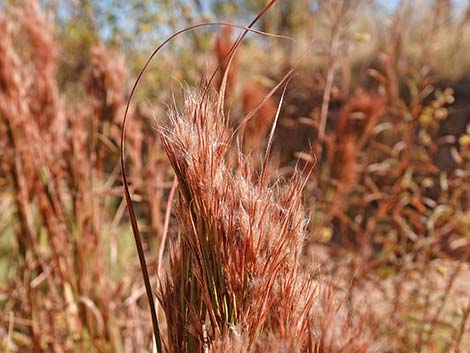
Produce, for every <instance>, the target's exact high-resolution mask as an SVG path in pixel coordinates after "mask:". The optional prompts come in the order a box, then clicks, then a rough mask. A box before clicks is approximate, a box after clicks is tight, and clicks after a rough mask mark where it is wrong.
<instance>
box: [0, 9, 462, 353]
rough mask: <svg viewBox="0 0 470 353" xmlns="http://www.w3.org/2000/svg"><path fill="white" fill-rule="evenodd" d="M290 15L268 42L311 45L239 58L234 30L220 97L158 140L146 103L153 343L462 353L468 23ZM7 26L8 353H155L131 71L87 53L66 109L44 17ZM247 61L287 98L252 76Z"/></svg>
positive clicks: (181, 103) (0, 292) (3, 136)
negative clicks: (281, 33)
mask: <svg viewBox="0 0 470 353" xmlns="http://www.w3.org/2000/svg"><path fill="white" fill-rule="evenodd" d="M275 2H276V1H272V2H270V3H269V4H268V6H267V7H266V11H262V12H261V13H260V15H264V16H266V17H263V18H262V19H261V21H262V23H261V26H260V27H261V28H266V27H271V26H273V24H275V23H279V27H280V28H287V29H288V32H289V34H293V35H297V34H298V35H299V38H300V39H299V40H298V41H297V42H294V44H292V46H293V47H289V46H288V45H286V46H285V47H284V44H282V45H280V44H273V45H272V46H269V50H266V48H267V46H265V45H266V43H265V42H262V43H261V45H260V46H259V47H258V45H259V44H260V43H259V42H256V41H251V42H248V44H246V45H245V44H244V45H241V46H239V47H238V50H235V51H234V50H233V49H234V47H233V46H234V44H236V46H238V43H239V41H238V40H234V39H233V38H232V35H231V29H230V28H231V27H230V26H229V27H227V26H225V28H227V29H226V30H224V31H223V32H221V33H220V34H218V35H216V39H215V45H214V48H213V51H210V55H215V58H214V59H215V60H214V61H215V62H216V66H218V71H217V73H216V74H215V75H214V80H215V81H216V86H215V87H216V88H217V89H220V92H218V93H216V92H214V89H213V88H214V87H213V86H211V83H207V82H205V81H204V80H202V83H200V84H199V87H198V88H192V89H186V90H184V92H183V94H182V95H183V97H182V99H178V97H175V99H174V103H173V104H172V108H171V109H169V112H168V116H167V119H166V120H165V121H166V122H163V123H162V119H161V117H157V119H158V123H159V126H158V127H157V128H156V130H157V133H155V129H154V128H153V127H154V125H155V121H154V116H153V111H152V112H151V113H149V109H148V108H147V107H145V104H142V103H140V104H135V105H134V104H131V105H130V106H129V111H128V116H129V117H130V118H131V122H130V123H129V124H128V128H127V131H126V134H127V136H126V146H127V147H126V155H125V157H127V160H128V161H129V163H128V166H127V167H128V169H129V177H128V179H127V181H128V183H127V184H126V185H127V187H128V188H129V192H130V193H129V200H128V201H129V204H132V205H134V209H135V218H133V217H131V219H130V220H131V222H134V221H135V222H136V224H137V223H138V225H139V226H140V229H141V230H142V234H141V236H142V239H141V241H140V242H138V246H140V247H141V248H140V249H139V250H140V253H139V256H140V259H141V260H142V258H143V259H147V263H148V267H145V269H146V270H147V271H148V277H149V278H148V279H147V280H148V281H147V283H146V285H147V287H148V288H147V289H148V294H149V295H150V296H152V294H154V295H155V296H156V297H157V298H158V300H159V303H158V304H159V305H158V308H157V310H158V311H157V312H155V316H154V319H155V323H156V322H157V321H158V325H159V333H160V334H161V338H160V340H158V338H157V342H160V343H162V350H163V351H165V352H174V353H183V352H186V353H192V352H204V353H205V352H240V353H242V352H253V353H255V352H256V353H264V352H312V353H313V352H316V353H339V352H342V353H346V352H353V353H354V352H356V353H366V352H391V353H392V352H393V353H395V352H398V353H402V352H403V353H405V352H438V353H440V352H442V353H444V352H445V353H448V352H452V353H463V352H466V347H467V346H468V344H469V343H470V335H469V329H470V327H469V326H470V320H469V317H470V316H469V313H470V310H469V304H470V303H469V302H468V297H469V296H470V290H469V287H468V280H469V273H470V269H469V267H468V261H469V256H470V254H469V251H468V249H469V243H470V242H469V239H470V238H469V236H470V234H469V232H468V229H470V221H469V217H470V193H469V189H468V184H469V170H470V127H469V125H468V119H467V115H468V114H467V113H468V104H466V99H467V98H468V97H467V95H466V93H465V89H462V88H459V85H454V84H453V83H452V81H449V82H446V84H443V83H442V81H438V79H439V78H440V77H443V76H445V73H446V72H447V71H449V67H455V68H456V70H455V72H454V73H453V74H452V75H451V76H452V77H457V76H456V75H463V74H464V73H465V72H466V71H465V70H466V69H465V68H466V67H467V66H466V65H468V63H467V61H468V59H465V58H463V56H462V55H460V56H459V53H462V51H463V50H464V44H465V43H466V42H467V41H468V38H470V37H468V36H466V35H464V34H465V33H468V28H469V25H468V18H469V17H468V16H467V17H465V18H462V19H459V20H458V21H457V20H453V19H452V18H451V17H450V18H449V16H447V15H446V13H447V12H446V10H445V7H442V6H441V7H436V8H434V9H430V10H429V11H435V17H429V18H430V19H432V21H427V20H426V18H421V17H419V16H418V18H417V17H416V14H417V11H413V10H416V8H415V7H413V6H415V5H414V4H412V3H410V6H409V7H406V6H405V7H401V8H399V9H398V10H397V12H396V13H395V14H393V15H391V16H390V18H391V23H392V26H391V27H390V28H387V27H386V26H382V27H379V28H378V29H377V31H374V30H373V29H374V28H372V27H371V26H370V24H369V22H368V21H366V20H364V21H363V17H360V16H359V15H358V14H360V11H366V10H367V9H368V8H367V7H366V5H365V2H357V4H352V3H350V2H348V1H341V0H335V1H330V2H326V1H320V3H319V4H320V6H319V8H318V10H317V9H313V8H311V7H303V4H301V3H300V2H299V3H296V4H295V7H296V9H297V11H301V12H302V13H300V14H299V13H297V12H295V13H290V12H287V13H284V11H286V10H285V9H288V8H290V5H289V3H288V2H286V3H283V4H282V5H283V6H279V7H274V6H273V4H274V3H275ZM280 3H281V2H280V1H279V4H276V6H278V5H280ZM371 3H373V2H368V3H367V4H368V5H367V6H369V5H370V4H371ZM442 3H445V2H442ZM285 4H287V5H285ZM270 7H272V8H271V9H270ZM267 9H270V11H267ZM299 9H300V10H299ZM272 10H274V11H272ZM376 10H377V9H376ZM422 10H423V12H422V13H423V14H426V13H428V12H426V11H428V10H426V11H425V9H424V8H423V9H422ZM2 11H3V12H2V13H1V14H0V33H2V39H1V40H0V149H1V151H2V153H0V195H1V199H0V207H1V208H2V214H1V215H0V254H1V255H0V256H1V258H0V276H1V280H2V281H3V282H4V283H3V282H2V283H0V350H1V351H2V352H3V351H6V352H20V353H23V352H35V353H41V352H57V353H62V352H64V353H68V352H84V351H89V352H117V353H127V352H140V351H149V350H150V347H151V339H152V324H154V325H153V326H154V330H155V323H152V322H151V320H150V318H149V315H148V307H147V303H146V300H145V292H146V288H145V285H144V284H143V283H142V278H141V274H140V273H139V271H140V270H141V268H139V264H138V258H137V257H136V256H135V254H134V245H133V244H132V239H131V236H130V232H129V229H128V228H129V227H128V223H129V219H128V218H127V217H126V215H125V206H126V204H125V200H123V199H122V195H121V194H122V189H123V187H122V184H121V183H120V178H119V169H118V168H119V148H118V146H119V141H120V137H121V132H122V130H123V129H122V123H121V117H122V115H123V114H124V111H125V101H126V98H127V97H128V86H127V78H126V77H127V69H126V61H125V59H124V58H123V57H121V56H120V55H119V53H118V52H116V51H112V50H111V49H109V48H108V47H107V45H105V44H104V43H102V42H100V41H96V42H95V43H93V45H92V46H91V47H90V50H89V52H87V53H72V54H73V55H75V56H80V57H84V58H86V59H83V60H82V61H83V62H82V64H83V65H82V67H80V70H79V72H73V73H70V74H71V75H70V77H73V78H74V80H75V81H76V82H73V83H70V86H68V85H67V87H73V88H74V89H75V91H74V94H73V95H71V94H70V93H69V94H67V95H66V94H65V93H64V92H65V89H64V87H63V85H62V84H60V83H58V82H59V81H58V76H59V73H60V72H61V71H60V70H61V69H63V65H64V63H63V60H62V58H61V54H62V51H63V50H64V47H63V46H62V44H63V41H64V39H63V38H62V37H61V36H60V33H59V32H58V31H57V28H55V27H54V26H52V23H51V22H50V21H49V17H47V16H45V14H44V13H43V12H42V10H41V7H40V6H39V5H38V2H37V1H34V0H31V1H25V2H24V3H23V2H22V3H21V4H18V5H16V6H12V5H6V6H5V7H4V8H2ZM367 11H368V10H367ZM418 12H419V11H418ZM429 13H434V12H429ZM377 14H378V12H377ZM291 15H292V16H291ZM378 15H379V14H378ZM358 16H359V17H358ZM257 20H258V18H257ZM254 22H256V21H254ZM254 22H253V23H254ZM253 23H252V24H253ZM297 23H299V25H298V26H297ZM201 26H202V25H201ZM201 26H200V25H193V26H192V27H191V28H197V27H201ZM283 26H284V27H283ZM364 28H365V30H364ZM411 28H416V33H414V32H413V33H411V34H410V29H411ZM240 29H246V28H245V27H240ZM379 29H380V31H379ZM363 32H365V33H363ZM367 32H371V33H372V35H371V37H372V39H370V38H369V36H368V33H367ZM376 32H377V34H376ZM379 32H380V33H379ZM418 32H419V33H418ZM456 33H462V35H461V37H462V42H461V44H458V43H456V41H454V40H453V39H454V38H453V37H454V36H455V38H457V36H456V35H455V34H456ZM444 34H447V39H446V38H445V36H444ZM418 35H419V36H420V37H419V38H421V39H420V41H417V40H416V38H417V37H416V36H418ZM450 35H451V36H452V38H451V39H452V40H449V38H448V36H450ZM195 38H196V37H195ZM201 38H205V37H204V36H200V37H199V36H198V37H197V40H201ZM268 38H269V37H268ZM368 38H369V39H368ZM422 38H426V43H422V42H423V40H422ZM207 39H208V40H207V43H213V42H212V41H211V40H212V38H207ZM271 39H273V38H272V37H271V38H269V40H270V41H271ZM201 43H202V44H203V42H201ZM201 43H199V44H201ZM424 44H426V45H424ZM209 47H210V46H208V48H209ZM176 48H178V50H180V49H181V48H179V47H177V46H176ZM260 48H262V49H260ZM286 48H287V49H286ZM299 48H300V49H302V48H307V50H306V53H303V54H302V57H301V58H300V59H299V58H298V55H297V53H298V51H299V50H300V49H299ZM312 48H313V49H312ZM317 49H318V50H317ZM209 50H210V49H209ZM312 50H314V51H315V53H314V55H311V54H312ZM361 51H365V52H367V55H362V56H361V55H360V54H361V53H360V52H361ZM267 52H269V53H270V54H269V55H270V56H271V55H272V58H271V57H269V56H268V55H267V54H266V53H267ZM446 53H447V54H446ZM449 53H452V55H450V54H449ZM69 54H70V53H69ZM200 54H201V53H200V52H196V51H195V52H194V53H191V55H193V56H194V57H195V58H193V59H199V57H202V56H201V55H200ZM232 54H234V56H233V57H231V56H232ZM450 56H452V58H450ZM247 59H249V60H247ZM459 60H460V61H459ZM194 61H196V60H194ZM272 61H277V62H276V65H274V64H273V65H271V63H272ZM229 62H231V64H230V65H231V66H230V70H229V66H228V65H229ZM247 62H248V63H249V66H250V67H249V70H251V71H250V72H253V71H257V70H259V71H260V74H261V76H263V78H262V80H261V81H268V80H266V78H269V79H274V81H275V82H280V83H278V84H277V85H276V84H270V85H272V86H273V87H274V88H273V89H271V90H269V89H267V88H266V86H268V85H261V84H259V83H258V82H257V81H254V80H253V79H252V78H251V77H250V78H248V79H247V78H246V77H245V76H244V72H245V70H246V66H247ZM292 62H295V63H297V64H298V66H297V71H296V72H297V75H296V76H295V77H290V72H291V71H289V69H288V67H290V66H291V65H292ZM278 64H279V65H278ZM227 70H229V71H227ZM286 73H287V74H286ZM77 76H80V80H76V77H77ZM131 76H132V74H131ZM451 76H449V75H447V76H445V77H451ZM288 79H291V81H290V85H289V87H288V88H287V89H286V90H284V92H283V93H282V94H281V93H279V92H277V89H278V88H279V87H281V86H282V85H283V84H284V82H286V81H287V80H288ZM62 80H63V77H62ZM67 84H69V83H67ZM190 86H193V85H190ZM237 86H239V87H240V89H237ZM196 87H197V86H196ZM208 87H212V88H208ZM447 87H454V88H453V89H451V88H447ZM464 88H465V86H464ZM69 89H70V88H69ZM168 91H170V89H168ZM350 92H355V93H353V94H350ZM462 92H464V93H462ZM164 93H165V94H162V95H161V96H164V97H168V96H170V94H169V93H168V92H164ZM175 96H177V94H175ZM225 96H226V98H227V101H228V102H229V104H226V103H225V101H224V98H225ZM278 101H279V102H281V103H280V107H278V104H277V103H276V102H278ZM262 102H264V103H263V104H261V103H262ZM229 107H230V109H228V108H229ZM155 110H156V109H155ZM229 110H230V111H231V114H232V116H230V115H229V113H228V111H229ZM156 111H157V112H158V110H156ZM466 114H467V115H466ZM306 116H307V117H308V118H306ZM273 125H274V129H273ZM449 126H450V127H449ZM270 130H271V134H269V136H268V132H269V131H270ZM299 130H301V131H300V132H301V133H300V132H299ZM239 135H241V136H239ZM242 136H243V139H242ZM300 136H307V140H300V142H299V143H298V144H296V145H295V146H296V147H295V148H293V147H291V145H290V143H291V141H293V140H296V139H298V138H299V139H300ZM267 140H268V141H267ZM240 141H241V143H240ZM265 145H267V146H268V147H267V148H266V149H267V151H266V152H265V150H266V149H265V148H264V146H265ZM298 146H301V147H300V150H299V147H298ZM247 152H248V155H247ZM259 154H264V155H265V157H264V160H262V163H258V160H259ZM294 155H295V156H300V157H301V160H300V161H299V160H297V159H295V158H293V157H292V156H294ZM278 156H280V158H279V159H278V158H277V157H278ZM123 157H124V156H123ZM123 160H124V159H123ZM271 164H272V165H280V167H281V168H274V167H272V166H271ZM172 179H173V180H174V182H173V184H172V183H171V180H172ZM175 190H176V191H177V197H176V201H175V202H173V194H174V192H175ZM3 210H5V212H4V213H3ZM5 259H6V260H5ZM5 266H6V269H4V268H3V267H5ZM152 310H153V309H152Z"/></svg>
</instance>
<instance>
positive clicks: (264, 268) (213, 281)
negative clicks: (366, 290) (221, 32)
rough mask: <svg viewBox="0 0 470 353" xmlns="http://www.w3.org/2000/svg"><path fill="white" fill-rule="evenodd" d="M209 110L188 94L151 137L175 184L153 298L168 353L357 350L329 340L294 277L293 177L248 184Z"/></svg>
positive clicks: (296, 196) (298, 273)
mask: <svg viewBox="0 0 470 353" xmlns="http://www.w3.org/2000/svg"><path fill="white" fill-rule="evenodd" d="M218 106H219V105H218V104H217V101H216V99H215V98H213V97H208V96H206V95H204V94H200V93H199V92H198V91H196V92H194V91H190V92H187V93H186V97H185V104H184V107H183V109H181V110H178V109H175V110H173V111H172V112H170V114H169V122H168V124H167V125H166V126H164V127H161V128H159V129H158V134H159V136H160V138H161V140H162V143H163V146H164V148H165V151H166V153H167V155H168V158H169V160H170V163H171V166H172V167H173V169H174V171H175V173H176V175H177V177H178V183H179V187H178V191H179V198H178V203H177V205H176V214H177V218H178V224H179V236H178V238H177V239H176V240H175V242H174V243H173V246H172V251H171V261H170V265H169V269H168V272H167V277H166V279H165V281H164V282H163V284H162V289H161V292H160V302H161V304H162V306H163V310H164V312H165V316H166V321H167V334H166V342H165V343H166V344H165V345H166V348H167V351H168V352H201V351H209V349H212V351H214V352H234V351H237V352H274V351H283V352H313V351H319V352H339V351H344V350H342V349H346V348H345V347H348V348H347V351H348V352H364V351H366V347H367V344H366V341H365V340H363V337H362V335H357V336H348V335H347V334H341V337H344V338H346V337H347V338H346V339H345V340H343V339H339V337H336V338H335V339H333V340H331V341H330V340H329V339H331V335H333V333H332V332H333V331H334V330H335V329H336V328H337V327H334V326H335V325H334V324H333V321H334V320H332V322H331V326H330V325H324V324H325V323H326V322H328V321H326V320H325V321H323V320H322V317H323V318H324V317H325V316H326V315H327V311H328V310H326V308H327V307H329V306H334V305H333V304H332V303H333V301H334V300H333V298H332V297H331V296H325V292H324V291H323V289H321V285H320V282H318V281H315V280H314V278H313V275H310V274H307V273H303V272H302V270H301V268H300V256H301V254H302V248H303V243H304V241H305V239H306V236H307V230H306V225H307V219H306V217H305V213H304V210H303V208H302V189H303V186H304V180H303V178H302V177H301V174H300V173H299V172H296V173H295V174H294V176H293V177H292V179H291V180H290V181H287V182H280V181H278V182H276V183H274V184H270V183H269V180H268V177H267V174H266V170H263V171H262V172H261V175H260V177H259V178H258V179H257V181H255V182H253V181H252V180H253V175H252V172H251V170H250V166H249V163H248V161H247V160H246V158H245V157H244V155H243V154H242V153H241V152H240V151H239V150H238V149H235V151H234V152H233V153H234V154H235V158H230V154H231V153H232V151H233V149H232V145H233V136H234V133H233V131H232V130H231V129H230V128H229V125H228V122H227V119H226V118H225V117H224V115H223V113H222V112H221V111H220V109H218ZM233 160H234V161H235V162H233V163H231V162H230V161H233ZM322 301H323V303H322ZM345 327H346V329H347V330H354V329H353V327H354V325H353V324H351V325H346V326H345Z"/></svg>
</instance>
